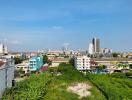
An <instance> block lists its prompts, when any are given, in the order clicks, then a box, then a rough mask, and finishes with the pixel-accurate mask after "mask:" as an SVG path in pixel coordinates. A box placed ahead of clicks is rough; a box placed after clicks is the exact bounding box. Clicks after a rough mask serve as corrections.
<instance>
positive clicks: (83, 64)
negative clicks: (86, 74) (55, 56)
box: [74, 56, 91, 71]
mask: <svg viewBox="0 0 132 100" xmlns="http://www.w3.org/2000/svg"><path fill="white" fill-rule="evenodd" d="M74 64H75V68H76V69H77V70H79V71H83V70H90V66H91V64H90V57H87V56H77V57H75V58H74Z"/></svg>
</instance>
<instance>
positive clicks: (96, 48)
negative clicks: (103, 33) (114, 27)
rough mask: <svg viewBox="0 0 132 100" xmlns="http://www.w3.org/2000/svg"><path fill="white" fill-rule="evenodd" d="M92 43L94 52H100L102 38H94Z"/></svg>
mask: <svg viewBox="0 0 132 100" xmlns="http://www.w3.org/2000/svg"><path fill="white" fill-rule="evenodd" d="M92 44H93V51H94V53H99V52H100V39H98V38H93V40H92Z"/></svg>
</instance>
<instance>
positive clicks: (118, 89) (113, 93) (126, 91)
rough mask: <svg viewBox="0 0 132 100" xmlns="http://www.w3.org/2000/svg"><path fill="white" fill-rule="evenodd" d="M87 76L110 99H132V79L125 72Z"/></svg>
mask: <svg viewBox="0 0 132 100" xmlns="http://www.w3.org/2000/svg"><path fill="white" fill-rule="evenodd" d="M87 77H88V78H89V80H91V82H92V83H93V84H94V85H95V86H97V87H98V89H100V90H101V91H102V92H103V94H104V95H105V97H106V98H107V99H108V100H132V80H131V79H128V78H127V77H126V76H125V74H121V73H114V74H111V75H100V74H88V75H87Z"/></svg>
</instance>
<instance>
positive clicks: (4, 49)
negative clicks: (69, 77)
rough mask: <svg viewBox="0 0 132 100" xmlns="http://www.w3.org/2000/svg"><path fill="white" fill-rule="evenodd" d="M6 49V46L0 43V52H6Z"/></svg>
mask: <svg viewBox="0 0 132 100" xmlns="http://www.w3.org/2000/svg"><path fill="white" fill-rule="evenodd" d="M7 53H8V50H7V46H6V45H4V44H2V43H0V54H7Z"/></svg>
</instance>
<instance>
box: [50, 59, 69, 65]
mask: <svg viewBox="0 0 132 100" xmlns="http://www.w3.org/2000/svg"><path fill="white" fill-rule="evenodd" d="M68 62H69V59H67V58H63V59H62V58H60V59H59V58H55V59H54V60H52V64H51V66H50V67H58V66H59V64H60V63H68Z"/></svg>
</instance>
